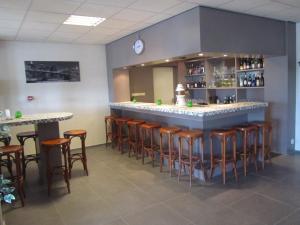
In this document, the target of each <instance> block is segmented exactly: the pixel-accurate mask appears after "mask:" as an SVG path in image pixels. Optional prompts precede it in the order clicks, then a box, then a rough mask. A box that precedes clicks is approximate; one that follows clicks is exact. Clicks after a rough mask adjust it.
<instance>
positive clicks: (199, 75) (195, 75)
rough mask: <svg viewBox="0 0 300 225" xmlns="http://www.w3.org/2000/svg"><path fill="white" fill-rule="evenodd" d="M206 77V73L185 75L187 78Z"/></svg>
mask: <svg viewBox="0 0 300 225" xmlns="http://www.w3.org/2000/svg"><path fill="white" fill-rule="evenodd" d="M203 76H205V73H202V74H193V75H185V77H203Z"/></svg>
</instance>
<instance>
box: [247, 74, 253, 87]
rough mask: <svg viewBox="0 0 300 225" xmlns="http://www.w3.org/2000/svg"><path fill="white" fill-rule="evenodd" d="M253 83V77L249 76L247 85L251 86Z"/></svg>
mask: <svg viewBox="0 0 300 225" xmlns="http://www.w3.org/2000/svg"><path fill="white" fill-rule="evenodd" d="M251 85H252V79H251V76H249V78H248V83H247V86H248V87H251Z"/></svg>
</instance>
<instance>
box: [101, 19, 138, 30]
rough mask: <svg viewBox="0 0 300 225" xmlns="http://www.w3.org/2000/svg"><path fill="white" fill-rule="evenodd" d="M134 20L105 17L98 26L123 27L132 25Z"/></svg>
mask: <svg viewBox="0 0 300 225" xmlns="http://www.w3.org/2000/svg"><path fill="white" fill-rule="evenodd" d="M135 23H136V22H133V21H127V20H118V19H111V18H109V19H107V20H105V21H104V22H103V23H100V24H99V25H98V27H109V28H119V29H125V28H127V27H130V26H132V25H134V24H135Z"/></svg>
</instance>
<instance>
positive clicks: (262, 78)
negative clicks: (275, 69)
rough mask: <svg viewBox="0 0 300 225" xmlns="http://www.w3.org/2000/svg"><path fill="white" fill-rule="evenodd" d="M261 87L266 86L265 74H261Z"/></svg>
mask: <svg viewBox="0 0 300 225" xmlns="http://www.w3.org/2000/svg"><path fill="white" fill-rule="evenodd" d="M260 86H262V87H263V86H265V78H264V74H263V73H261V75H260Z"/></svg>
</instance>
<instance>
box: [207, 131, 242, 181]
mask: <svg viewBox="0 0 300 225" xmlns="http://www.w3.org/2000/svg"><path fill="white" fill-rule="evenodd" d="M214 138H217V140H219V141H220V143H221V155H216V154H215V151H214V147H213V139H214ZM236 138H237V132H236V130H235V129H220V130H213V131H211V132H210V157H211V158H210V161H211V166H210V179H212V177H213V174H214V170H215V168H216V167H217V166H221V171H222V178H223V184H226V165H227V164H232V166H233V171H234V176H235V179H236V181H238V174H237V168H236V165H237V154H236ZM229 139H231V143H232V152H231V153H229V152H227V151H228V149H227V143H228V140H229Z"/></svg>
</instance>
